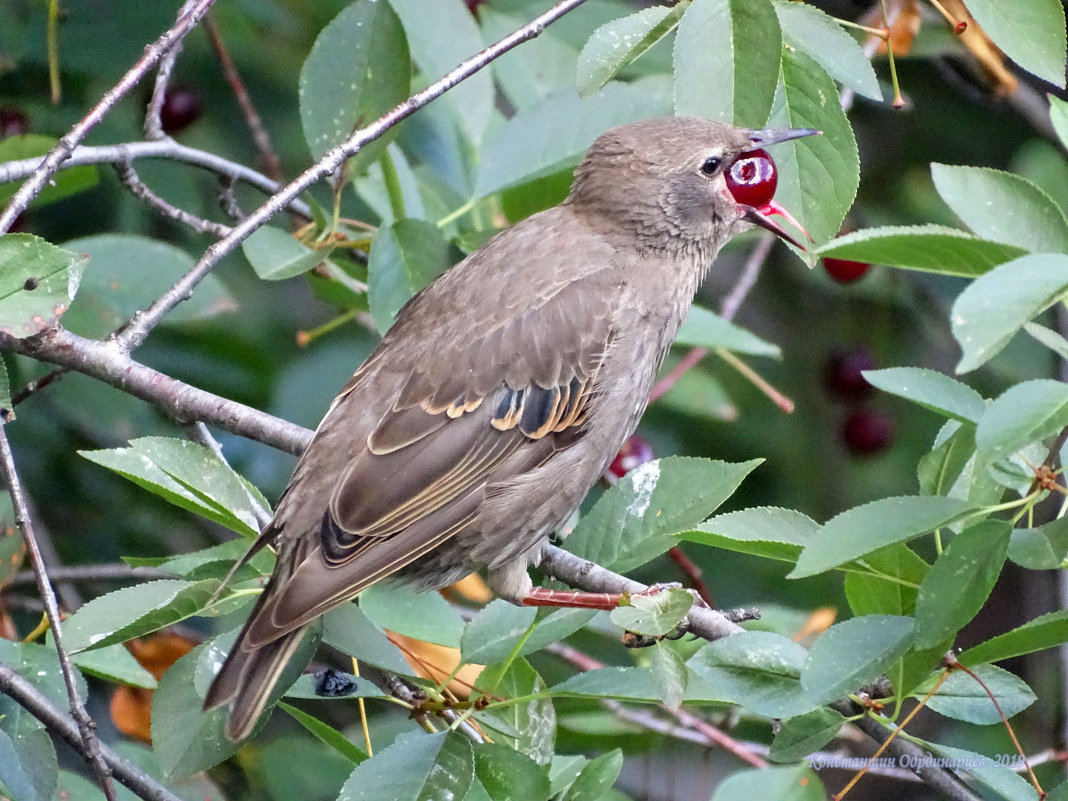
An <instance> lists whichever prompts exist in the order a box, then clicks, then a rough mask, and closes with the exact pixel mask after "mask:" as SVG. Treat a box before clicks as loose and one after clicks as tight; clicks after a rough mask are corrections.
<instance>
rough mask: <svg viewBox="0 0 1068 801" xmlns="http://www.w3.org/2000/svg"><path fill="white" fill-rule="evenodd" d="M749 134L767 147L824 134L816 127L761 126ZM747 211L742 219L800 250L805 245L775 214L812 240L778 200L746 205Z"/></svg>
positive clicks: (755, 140)
mask: <svg viewBox="0 0 1068 801" xmlns="http://www.w3.org/2000/svg"><path fill="white" fill-rule="evenodd" d="M746 133H747V134H748V136H749V141H750V142H752V143H753V145H754V146H756V147H767V146H768V145H777V144H779V143H780V142H789V141H790V140H791V139H800V138H801V137H803V136H817V135H819V134H822V133H823V131H817V130H816V129H815V128H761V129H756V130H754V129H750V130H749V131H746ZM743 208H744V209H745V213H744V214H743V215H742V219H744V220H746V221H747V222H751V223H753V225H759V226H760V227H761V228H765V229H767V230H768V231H771V232H772V233H773V234H775V235H776V236H778V237H779V238H781V239H785V240H786V241H787V242H789V243H790V244H791V245H793V246H794V247H796V248H799V249H800V250H805V246H804V245H802V244H801V243H800V242H798V241H797V240H796V239H794V238H793V237H792V236H790V234H788V233H787V232H786V230H785V229H784V228H783V227H782V226H781V225H779V224H778V223H777V222H775V221H774V220H773V219H771V218H772V216H773V215H778V216H780V217H783V218H785V219H786V220H788V221H789V222H790V223H792V224H793V225H795V226H797V228H798V229H799V230H800V231H801V232H802V233H803V234H804V235H805V236H806V237H808V239H809V241H810V242H811V241H812V237H811V236H809V233H808V231H806V230H805V229H804V228H803V227H802V226H801V223H799V222H798V221H797V220H795V219H794V217H793V215H792V214H790V212H788V211H787V210H786V209H784V208H783V207H782V206H780V205H779V204H778V203H777V202H776V201H774V200H772V201H769V202H768V203H765V204H764V205H763V206H761V207H760V208H756V207H754V206H745V207H743Z"/></svg>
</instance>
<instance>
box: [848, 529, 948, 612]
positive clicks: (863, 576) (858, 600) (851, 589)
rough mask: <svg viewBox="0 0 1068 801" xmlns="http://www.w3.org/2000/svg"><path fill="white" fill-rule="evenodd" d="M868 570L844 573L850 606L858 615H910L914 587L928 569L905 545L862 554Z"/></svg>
mask: <svg viewBox="0 0 1068 801" xmlns="http://www.w3.org/2000/svg"><path fill="white" fill-rule="evenodd" d="M864 564H865V565H866V566H867V567H868V570H869V571H870V572H863V573H860V572H857V573H854V572H850V573H847V574H846V577H845V593H846V598H847V599H848V600H849V608H850V609H851V610H852V611H853V614H854V615H855V616H856V617H860V616H861V615H911V614H912V613H913V611H914V610H915V608H916V591H917V588H918V586H919V584H920V582H921V581H923V579H924V576H926V575H927V572H928V571H929V570H930V565H928V564H927V563H926V562H925V561H923V559H921V558H920V557H919V556H917V555H916V552H915V551H913V550H912V549H911V548H909V547H908V546H907V545H895V546H892V547H890V548H883V549H882V550H879V551H876V552H875V553H871V554H868V555H867V556H866V557H865V558H864Z"/></svg>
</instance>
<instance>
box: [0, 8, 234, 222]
mask: <svg viewBox="0 0 1068 801" xmlns="http://www.w3.org/2000/svg"><path fill="white" fill-rule="evenodd" d="M213 2H214V0H197V2H196V3H195V4H193V5H192V7H191V8H190V9H189V10H188V12H187V11H186V9H185V7H184V6H183V8H182V11H181V12H179V14H178V19H177V20H176V21H175V23H174V25H172V26H171V27H170V28H169V29H168V30H167V31H165V32H164V33H163V35H162V36H160V37H159V38H158V39H157V40H156V41H155V42H153V43H152V44H150V45H148V46H147V47H146V48H145V54H144V55H143V56H142V57H141V58H140V59H138V61H137V63H136V64H134V65H133V67H131V68H130V70H129V71H128V72H127V73H126V74H125V75H123V76H122V78H121V79H120V80H119V82H118V83H117V84H115V85H114V86H113V87H111V89H109V90H108V91H107V92H106V93H105V94H104V96H103V97H102V98H101V99H100V102H99V103H97V104H96V105H95V106H93V108H92V109H91V110H90V111H89V113H88V114H86V115H85V116H84V117H83V118H82V119H81V121H79V122H78V124H77V125H75V126H74V127H73V128H71V129H70V131H68V132H67V133H66V134H65V135H64V136H62V137H61V138H60V140H59V143H58V144H57V145H56V146H55V147H54V148H52V150H51V151H50V152H49V153H48V155H47V156H45V157H44V160H43V161H41V162H40V163H39V166H38V167H37V169H36V170H34V172H33V175H32V176H30V178H29V180H27V181H26V183H24V184H23V185H22V186H20V187H19V190H18V191H17V192H16V193H15V196H14V197H12V198H11V202H10V203H8V204H7V208H5V209H4V210H3V211H2V212H0V233H3V232H5V231H7V230H8V229H9V228H10V227H11V225H12V223H14V222H15V218H16V217H18V216H19V214H21V213H22V212H23V211H25V210H26V207H27V206H28V205H30V201H31V200H33V199H34V198H35V197H37V195H38V194H39V193H40V191H41V190H42V189H43V188H44V187H45V185H46V184H47V183H48V179H49V178H51V177H52V176H53V175H55V173H56V170H58V169H59V165H60V164H62V163H63V162H64V161H66V160H67V159H68V158H70V154H71V152H72V151H73V150H74V148H75V147H77V146H78V144H79V143H80V142H81V141H82V140H83V139H85V137H86V136H87V135H88V134H89V132H90V131H91V130H92V129H93V128H94V127H95V126H96V124H97V123H98V122H100V120H102V119H103V118H104V115H105V114H107V113H108V112H109V111H110V110H111V109H112V107H114V105H115V104H116V103H118V102H119V100H121V99H122V98H123V96H124V95H125V94H126V93H127V92H129V91H130V90H131V89H133V88H134V87H135V86H136V85H137V84H138V83H139V82H140V80H141V78H143V77H144V75H145V73H146V72H148V71H149V70H150V69H152V67H153V66H154V65H156V64H157V63H158V62H159V60H160V59H161V58H163V57H164V56H165V55H166V54H167V53H168V52H169V51H170V50H171V49H173V48H174V47H175V46H177V45H178V43H179V42H181V41H182V38H183V37H185V35H186V34H187V33H189V31H191V30H192V29H193V27H194V26H195V25H196V24H197V22H198V21H199V20H200V18H201V17H202V16H204V15H205V14H206V13H207V12H208V9H209V8H210V7H211V4H212V3H213Z"/></svg>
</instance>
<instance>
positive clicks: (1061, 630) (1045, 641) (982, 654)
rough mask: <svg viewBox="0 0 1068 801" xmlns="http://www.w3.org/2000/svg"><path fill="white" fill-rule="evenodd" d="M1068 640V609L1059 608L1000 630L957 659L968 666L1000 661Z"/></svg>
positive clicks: (1051, 646) (1041, 649) (1042, 649)
mask: <svg viewBox="0 0 1068 801" xmlns="http://www.w3.org/2000/svg"><path fill="white" fill-rule="evenodd" d="M1066 642H1068V610H1064V609H1061V610H1058V611H1056V612H1050V613H1048V614H1045V615H1040V616H1039V617H1036V618H1035V619H1034V620H1029V621H1028V622H1026V623H1024V624H1023V625H1022V626H1017V627H1016V628H1014V629H1012V631H1007V632H1005V633H1004V634H999V635H998V636H997V637H993V638H991V639H989V640H987V641H986V642H984V643H980V644H979V645H976V646H974V647H973V648H969V649H968V650H967V651H965V652H964V653H963V654H961V655H960V656H959V657H958V660H959V661H960V662H961V663H962V664H965V665H968V666H969V667H974V666H975V665H978V664H983V663H986V662H1000V661H1001V660H1002V659H1012V658H1013V657H1016V656H1023V655H1024V654H1033V653H1035V652H1036V651H1044V650H1045V649H1047V648H1053V647H1055V646H1058V645H1062V644H1063V643H1066Z"/></svg>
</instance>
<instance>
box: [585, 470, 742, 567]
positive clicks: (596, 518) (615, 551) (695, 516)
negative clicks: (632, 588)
mask: <svg viewBox="0 0 1068 801" xmlns="http://www.w3.org/2000/svg"><path fill="white" fill-rule="evenodd" d="M758 464H760V461H759V460H753V461H749V462H742V463H741V464H728V463H727V462H716V461H711V460H708V459H693V458H684V457H677V456H676V457H670V458H667V459H658V460H657V461H653V462H646V463H645V464H643V465H640V466H639V467H637V468H635V469H634V470H631V471H630V472H629V473H627V475H625V476H624V477H623V478H622V479H620V481H619V482H618V483H617V484H616V485H615V486H614V487H612V488H611V489H609V490H608V491H607V492H606V493H605V494H604V495H603V496H601V499H600V500H599V501H597V504H596V505H595V506H594V507H593V509H592V510H590V513H589V514H587V515H586V516H585V517H583V518H582V519H581V520H580V521H579V523H578V525H577V526H576V527H575V530H574V531H573V532H572V533H571V534H570V535H569V536H568V538H567V548H568V550H569V551H571V552H572V553H573V554H575V555H576V556H580V557H583V558H585V559H589V560H591V561H593V562H596V563H597V564H599V565H601V566H602V567H606V568H608V569H609V570H615V571H617V572H623V573H625V572H626V571H628V570H630V569H632V568H634V567H637V566H638V565H642V564H645V563H646V562H648V561H649V560H650V559H652V558H654V557H656V556H659V555H660V554H662V553H663V552H664V551H666V550H667V549H668V548H670V547H671V546H672V545H674V544H675V543H677V542H678V540H679V536H678V535H679V532H681V531H686V530H688V529H691V528H693V527H694V526H696V525H697V524H698V523H700V522H701V521H703V520H704V519H705V518H707V517H708V516H709V515H710V514H711V513H712V512H713V511H715V510H716V508H717V507H718V506H719V505H720V504H721V503H723V501H725V500H726V499H727V498H729V497H730V496H731V494H733V492H734V490H735V489H737V487H738V485H739V484H740V483H741V482H742V479H744V478H745V477H746V476H747V475H749V473H750V472H752V470H753V469H754V468H755V467H756V466H757V465H758Z"/></svg>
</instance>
